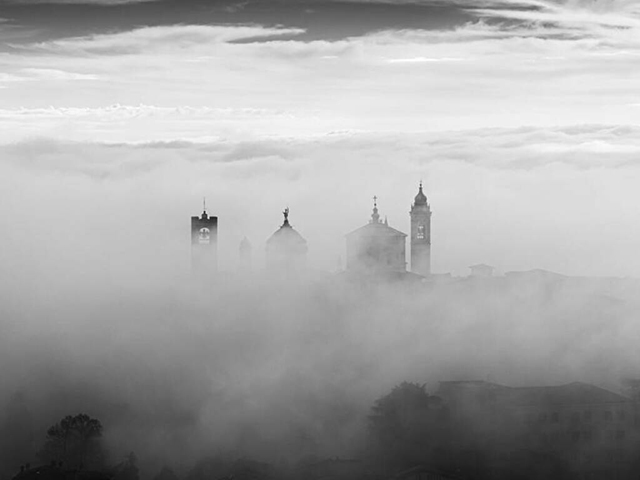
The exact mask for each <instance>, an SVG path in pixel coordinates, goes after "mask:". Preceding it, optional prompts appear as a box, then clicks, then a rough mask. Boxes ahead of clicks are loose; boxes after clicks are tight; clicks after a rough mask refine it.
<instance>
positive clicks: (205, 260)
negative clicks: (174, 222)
mask: <svg viewBox="0 0 640 480" xmlns="http://www.w3.org/2000/svg"><path fill="white" fill-rule="evenodd" d="M217 270H218V217H210V216H209V215H208V214H207V209H206V206H205V208H204V210H203V212H202V215H201V216H200V217H191V271H192V272H193V274H194V275H195V276H196V277H198V278H199V279H202V280H210V279H212V278H213V277H214V276H215V274H216V272H217Z"/></svg>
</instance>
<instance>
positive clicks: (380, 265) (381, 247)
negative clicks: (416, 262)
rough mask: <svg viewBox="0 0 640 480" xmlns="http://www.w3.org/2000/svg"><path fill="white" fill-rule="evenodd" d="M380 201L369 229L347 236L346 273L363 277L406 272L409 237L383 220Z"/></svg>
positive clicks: (374, 203) (375, 205)
mask: <svg viewBox="0 0 640 480" xmlns="http://www.w3.org/2000/svg"><path fill="white" fill-rule="evenodd" d="M377 200H378V199H377V197H373V213H372V214H371V219H370V220H369V223H367V224H366V225H364V226H362V227H360V228H358V229H356V230H354V231H353V232H351V233H348V234H347V235H346V239H347V271H348V272H351V273H364V274H387V273H403V272H406V271H407V261H406V237H407V235H406V234H405V233H402V232H401V231H399V230H396V229H395V228H391V227H390V226H389V223H388V222H387V220H386V219H385V221H384V222H382V221H381V220H380V214H379V213H378V201H377Z"/></svg>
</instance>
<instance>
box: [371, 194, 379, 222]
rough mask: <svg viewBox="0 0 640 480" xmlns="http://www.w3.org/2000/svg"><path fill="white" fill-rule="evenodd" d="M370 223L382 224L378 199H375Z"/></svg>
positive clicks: (375, 197)
mask: <svg viewBox="0 0 640 480" xmlns="http://www.w3.org/2000/svg"><path fill="white" fill-rule="evenodd" d="M370 223H380V214H379V213H378V197H377V196H374V197H373V213H372V214H371V222H370Z"/></svg>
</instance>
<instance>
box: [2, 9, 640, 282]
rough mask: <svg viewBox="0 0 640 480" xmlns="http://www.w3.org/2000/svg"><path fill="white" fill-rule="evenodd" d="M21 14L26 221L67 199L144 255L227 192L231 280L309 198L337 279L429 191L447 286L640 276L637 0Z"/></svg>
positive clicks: (59, 215) (12, 30)
mask: <svg viewBox="0 0 640 480" xmlns="http://www.w3.org/2000/svg"><path fill="white" fill-rule="evenodd" d="M0 19H2V21H1V22H0V149H1V152H2V166H1V168H3V169H4V170H5V172H4V175H3V180H0V181H1V182H2V183H3V185H2V186H3V187H4V188H3V193H2V194H0V195H2V200H3V202H2V204H3V205H4V208H2V207H0V208H2V210H3V211H2V213H3V215H4V218H5V219H6V220H7V225H10V224H14V225H15V224H20V223H25V222H24V219H25V218H26V216H28V215H29V214H31V212H37V211H39V210H40V209H42V208H44V207H45V205H46V207H47V210H48V212H49V213H45V212H42V215H41V216H42V217H49V218H51V217H50V214H51V213H54V216H55V219H56V220H55V221H56V222H59V223H58V224H59V225H65V222H66V223H67V225H66V226H65V228H69V229H73V228H77V227H74V225H77V222H78V221H79V219H80V218H83V219H84V220H83V221H82V222H83V223H84V225H85V228H87V229H89V230H94V231H100V232H101V233H100V235H101V236H102V239H103V240H104V242H105V244H108V245H118V247H114V248H115V249H116V250H118V249H119V250H118V251H126V250H128V251H131V252H133V251H135V252H136V253H135V256H137V257H138V258H142V257H144V256H145V255H147V256H150V255H149V253H148V252H149V250H150V249H149V246H148V245H145V247H144V249H146V250H143V248H142V247H139V248H138V250H137V251H136V250H135V248H134V246H135V245H136V244H137V242H136V240H135V238H136V236H137V235H138V232H136V231H132V229H131V228H130V227H129V226H130V225H133V224H134V223H135V224H136V225H137V226H139V228H141V229H144V230H146V231H153V230H161V231H170V232H172V234H171V235H168V236H164V237H163V238H162V239H160V240H158V242H156V243H162V242H164V244H163V245H162V248H160V250H161V251H163V252H169V251H171V252H172V254H175V253H176V252H182V251H183V250H185V248H186V245H185V239H186V236H185V235H186V232H187V231H188V224H187V222H188V217H189V216H190V215H193V214H197V213H198V211H199V209H200V205H201V204H202V198H203V197H208V198H209V202H208V204H209V209H210V210H211V212H210V213H212V214H217V215H218V216H219V217H220V219H221V220H220V221H221V229H222V230H221V234H220V235H221V240H220V241H221V249H222V250H223V251H224V252H226V253H225V254H224V255H223V257H224V258H226V259H229V262H228V263H227V264H225V263H224V262H223V267H224V268H226V269H233V268H235V265H236V264H235V262H236V260H235V258H236V257H237V245H238V243H239V242H240V240H241V239H242V238H243V237H245V236H246V237H248V238H249V240H250V241H251V242H252V244H253V245H254V248H255V251H256V255H257V257H258V258H260V255H261V254H262V252H263V245H264V241H265V240H266V239H267V238H268V236H269V235H270V234H271V232H272V231H273V230H275V228H277V227H278V225H279V224H280V221H281V214H280V212H281V211H282V210H283V209H284V208H285V207H286V206H289V207H290V209H291V212H292V213H291V219H292V222H293V223H294V225H295V226H297V227H298V228H299V230H300V231H301V233H302V234H303V236H305V237H306V238H307V240H308V241H309V244H310V261H311V263H312V264H313V265H314V266H315V267H316V268H319V269H321V270H326V271H333V270H335V269H337V268H338V269H339V268H340V265H341V262H343V257H344V234H345V233H348V232H349V231H351V230H353V229H355V228H357V227H358V226H360V225H361V224H363V223H364V222H366V221H367V219H368V217H369V214H370V209H371V203H372V202H371V198H372V197H373V196H374V195H377V196H378V197H379V198H380V208H381V212H382V214H383V215H388V218H389V222H390V224H392V225H393V226H394V227H395V228H398V229H400V230H401V231H407V229H408V213H407V211H408V208H409V206H410V203H411V201H412V198H413V196H414V195H415V193H416V189H417V184H418V182H419V181H420V180H423V181H424V184H425V189H426V193H427V195H428V197H429V199H430V202H431V204H432V209H433V211H434V217H433V231H434V235H433V264H434V270H435V271H437V272H440V273H446V272H451V273H453V274H454V275H466V274H467V272H468V270H467V266H468V265H472V264H475V263H489V264H491V265H494V266H495V267H496V268H497V269H498V271H509V270H526V269H531V268H544V269H548V270H553V271H559V272H561V273H566V274H571V275H607V276H637V275H638V274H639V273H640V258H639V257H638V255H637V254H636V248H635V245H636V244H637V242H638V241H639V240H640V228H638V226H637V221H636V219H637V214H638V207H637V206H636V205H637V204H638V194H637V193H636V188H635V185H636V184H637V177H638V171H637V168H636V167H635V163H636V158H637V153H638V149H639V148H640V147H639V144H640V139H639V132H640V130H639V129H638V123H639V122H640V97H639V96H638V90H637V83H638V76H639V74H640V62H638V61H636V60H637V57H638V55H639V54H640V41H639V40H638V39H639V38H640V35H639V31H640V6H639V5H638V3H637V2H634V1H631V0H562V1H560V0H553V1H552V0H504V1H501V0H456V1H445V0H438V1H435V0H424V1H420V0H415V1H405V2H403V1H395V0H394V1H393V2H385V1H367V0H360V1H340V0H335V1H316V0H304V1H288V0H280V1H275V0H274V1H272V0H269V1H263V0H261V1H244V2H228V1H205V0H180V1H178V0H148V1H124V0H122V1H115V0H114V1H109V0H66V1H62V0H55V1H54V0H3V1H2V2H0ZM29 179H30V180H29ZM18 184H20V186H18ZM152 209H153V210H154V213H151V210H152ZM95 212H101V220H100V221H99V222H98V221H96V220H95ZM107 217H108V222H110V223H111V227H110V228H106V226H105V225H106V218H107ZM74 218H75V219H76V220H72V219H74ZM135 218H145V219H146V220H145V221H144V222H140V221H138V220H136V219H135ZM31 227H33V228H36V227H34V226H33V225H29V224H28V225H25V226H24V228H25V229H26V230H25V233H26V232H28V231H29V229H30V228H31ZM180 232H184V234H181V233H180ZM60 233H61V235H62V233H63V232H60ZM16 235H17V234H16ZM34 235H36V234H35V233H34V232H30V233H28V234H27V235H25V236H27V237H29V238H35V236H34ZM180 235H182V236H180ZM10 236H12V234H10ZM16 243H19V242H18V241H17V240H16V239H12V240H11V244H10V245H8V246H7V248H6V249H5V250H15V249H18V250H19V249H20V248H21V247H20V246H19V245H16ZM156 246H158V245H156ZM52 248H53V247H52ZM60 248H61V249H63V246H62V245H61V246H60ZM132 248H133V250H132ZM162 249H164V250H162ZM84 250H87V254H88V255H91V254H90V253H89V252H88V250H89V248H88V247H86V248H84ZM7 255H8V256H10V257H12V258H15V257H16V255H14V254H13V253H8V254H7ZM65 255H66V253H65V252H64V251H55V250H54V251H53V252H51V256H52V257H53V258H54V260H55V259H56V258H61V257H64V256H65ZM114 255H115V254H114ZM158 255H160V254H158ZM164 256H165V257H166V255H164ZM174 258H179V260H176V261H175V263H174V264H173V265H168V266H167V268H168V269H175V268H181V266H182V267H183V266H184V264H185V262H183V260H182V258H183V257H180V255H177V256H176V255H174ZM149 268H154V266H151V267H149Z"/></svg>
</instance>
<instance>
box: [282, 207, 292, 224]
mask: <svg viewBox="0 0 640 480" xmlns="http://www.w3.org/2000/svg"><path fill="white" fill-rule="evenodd" d="M282 214H283V215H284V223H283V224H282V226H283V227H290V226H291V225H289V207H287V208H285V209H284V211H283V212H282Z"/></svg>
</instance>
